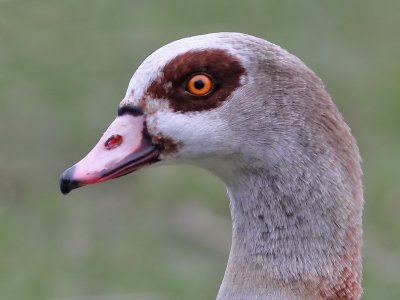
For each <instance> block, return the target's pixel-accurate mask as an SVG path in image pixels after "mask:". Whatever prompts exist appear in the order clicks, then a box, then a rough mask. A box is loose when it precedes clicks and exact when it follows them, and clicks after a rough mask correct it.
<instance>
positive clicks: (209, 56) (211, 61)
mask: <svg viewBox="0 0 400 300" xmlns="http://www.w3.org/2000/svg"><path fill="white" fill-rule="evenodd" d="M160 74H161V76H160V77H158V78H157V79H156V80H155V81H154V82H153V83H152V84H151V85H150V87H149V88H148V90H147V91H148V94H149V95H150V96H151V97H153V98H157V99H166V100H167V101H169V104H170V107H171V108H172V109H173V110H174V111H179V112H189V111H203V110H209V109H213V108H216V107H218V106H220V105H221V104H222V103H223V102H224V101H225V100H226V98H227V97H229V95H231V94H232V92H233V91H234V90H236V89H237V88H238V87H239V86H240V78H241V76H242V75H244V74H245V70H244V68H243V67H242V66H241V65H240V63H239V61H238V60H237V59H236V58H235V57H234V56H233V55H231V54H229V53H227V52H226V51H224V50H221V49H208V50H196V51H188V52H186V53H183V54H180V55H178V56H176V57H175V58H173V59H172V60H171V61H169V62H168V63H167V64H166V65H165V66H164V68H163V69H162V71H161V73H160ZM196 75H204V76H206V77H207V78H209V79H210V80H212V82H211V87H210V86H209V85H208V81H207V80H206V79H205V78H202V79H203V81H201V80H200V81H199V80H195V81H194V82H193V86H192V87H193V89H190V90H189V88H190V84H191V82H190V80H191V79H192V78H194V76H196ZM196 82H197V83H196ZM196 85H197V89H196ZM203 88H205V89H203ZM208 88H210V90H209V91H207V92H205V91H206V90H207V89H208ZM196 90H201V92H200V91H196ZM197 92H199V94H197ZM199 96H201V97H199Z"/></svg>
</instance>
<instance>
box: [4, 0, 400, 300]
mask: <svg viewBox="0 0 400 300" xmlns="http://www.w3.org/2000/svg"><path fill="white" fill-rule="evenodd" d="M399 12H400V4H399V2H398V1H397V2H396V1H394V0H393V1H379V2H378V1H372V0H365V1H361V0H359V1H351V2H348V1H343V0H340V1H335V2H322V1H311V0H308V1H302V2H295V1H261V0H258V1H257V0H251V1H247V2H243V1H236V0H235V1H230V2H223V1H221V2H217V1H211V0H204V1H193V2H185V1H178V0H174V1H168V2H167V1H164V2H161V1H159V2H151V1H146V2H144V1H127V0H126V1H122V0H121V1H106V0H98V1H94V0H87V1H78V0H68V1H67V0H64V1H50V0H37V1H18V0H15V1H12V0H8V1H5V0H0V68H1V69H0V122H1V123H0V124H1V126H0V138H1V148H0V149H1V150H0V151H1V152H0V153H1V155H0V165H1V168H0V299H9V300H13V299H16V300H21V299H22V300H23V299H70V300H72V299H82V297H88V296H96V295H103V298H101V299H114V300H115V299H117V297H116V296H110V297H108V298H107V295H124V294H126V295H127V296H126V297H125V299H144V296H143V295H148V296H147V298H148V299H153V298H154V299H213V298H214V297H215V295H216V292H217V290H218V287H219V283H220V281H221V279H222V276H223V271H224V268H225V263H226V259H227V253H228V247H229V236H230V229H229V225H228V224H229V219H228V218H229V212H228V205H227V200H226V196H225V191H224V187H223V185H222V183H220V182H219V181H218V180H217V179H216V178H214V177H213V176H211V175H210V174H208V173H206V172H205V171H202V170H198V169H195V168H191V167H184V166H182V167H164V168H158V169H148V170H143V171H140V172H138V173H135V174H132V175H130V176H128V177H125V178H121V179H119V180H117V181H113V182H108V183H104V184H102V185H98V186H95V187H88V188H84V189H81V190H79V191H77V192H74V193H72V194H71V195H70V196H68V198H65V197H63V196H62V195H60V193H59V191H58V177H59V174H60V172H61V171H62V170H63V169H64V168H65V167H67V166H68V165H70V164H71V163H73V162H75V161H76V160H78V159H79V158H80V157H81V156H82V155H83V154H85V153H86V152H87V151H88V150H89V149H90V148H91V146H92V145H93V144H94V143H95V142H96V141H97V138H98V137H99V135H100V134H101V132H102V131H103V130H104V129H105V128H106V126H107V124H108V123H109V122H110V121H111V120H112V119H113V118H114V116H115V114H116V108H117V105H118V103H119V100H120V99H121V98H122V97H123V95H124V92H125V89H126V86H127V83H128V81H129V79H130V76H131V74H132V73H133V71H134V70H135V68H136V67H137V66H138V65H139V63H140V62H141V60H143V59H144V58H145V57H146V56H147V55H148V54H149V53H150V52H151V51H153V50H155V49H157V48H158V47H159V46H161V45H163V44H165V43H166V42H168V41H171V40H174V39H177V38H180V37H184V36H188V35H194V34H200V33H206V32H213V31H241V32H247V33H250V34H253V35H257V36H260V37H264V38H267V39H269V40H271V41H273V42H275V43H277V44H279V45H281V46H283V47H284V48H286V49H288V50H289V51H290V52H292V53H294V54H296V55H297V56H299V57H300V58H302V59H303V60H304V61H305V62H306V63H307V64H308V65H309V66H310V67H311V68H312V69H314V70H315V71H316V72H317V74H319V76H321V77H322V79H323V80H324V82H325V84H326V86H327V89H328V91H329V92H330V93H331V95H332V96H333V98H334V100H335V102H336V103H337V104H338V106H339V108H340V110H341V111H342V112H343V114H344V116H345V118H346V120H347V121H348V123H349V124H350V126H351V127H352V129H353V132H354V134H355V136H356V137H357V139H358V143H359V146H360V149H361V152H362V156H363V159H364V172H365V178H364V183H365V196H366V200H367V203H366V208H365V219H364V223H365V226H364V227H365V247H364V258H365V259H364V269H365V272H364V290H365V293H364V297H363V299H400V254H399V253H400V239H399V232H400V218H399V217H398V212H399V211H400V187H399V178H400V171H399V170H400V159H399V152H400V134H399V132H400V121H399V117H398V114H399V111H400V101H399V96H400V85H399V83H398V81H399V78H400V59H399V58H400V56H399V54H400V39H399V34H398V28H400V13H399ZM199 220H200V222H199ZM202 220H204V222H201V221H202ZM214 236H216V238H213V237H214ZM143 293H144V294H143ZM147 293H149V294H147ZM147 298H146V299H147ZM88 299H89V298H88ZM93 299H94V298H93ZM121 299H122V296H121Z"/></svg>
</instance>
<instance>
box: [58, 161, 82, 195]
mask: <svg viewBox="0 0 400 300" xmlns="http://www.w3.org/2000/svg"><path fill="white" fill-rule="evenodd" d="M74 169H75V167H71V168H69V169H67V170H65V171H64V173H62V175H61V178H60V191H61V193H63V194H64V195H66V194H68V193H69V192H70V191H72V190H73V189H76V188H78V187H80V184H79V182H78V181H76V180H74V179H73V174H74Z"/></svg>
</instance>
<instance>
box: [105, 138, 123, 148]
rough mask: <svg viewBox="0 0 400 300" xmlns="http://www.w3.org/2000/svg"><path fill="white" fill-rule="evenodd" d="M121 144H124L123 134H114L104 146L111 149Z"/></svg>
mask: <svg viewBox="0 0 400 300" xmlns="http://www.w3.org/2000/svg"><path fill="white" fill-rule="evenodd" d="M121 144H122V136H121V135H119V134H113V135H112V136H111V137H109V138H108V140H107V141H106V142H105V143H104V147H106V149H107V150H111V149H114V148H117V147H118V146H119V145H121Z"/></svg>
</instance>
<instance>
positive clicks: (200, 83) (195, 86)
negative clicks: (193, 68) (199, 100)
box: [193, 79, 205, 90]
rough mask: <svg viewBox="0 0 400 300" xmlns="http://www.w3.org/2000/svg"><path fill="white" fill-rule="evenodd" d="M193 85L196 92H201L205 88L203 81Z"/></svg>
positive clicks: (197, 81)
mask: <svg viewBox="0 0 400 300" xmlns="http://www.w3.org/2000/svg"><path fill="white" fill-rule="evenodd" d="M193 85H194V88H195V89H196V90H201V89H202V88H204V86H205V84H204V81H203V80H201V79H199V80H196V81H195V82H194V84H193Z"/></svg>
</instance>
